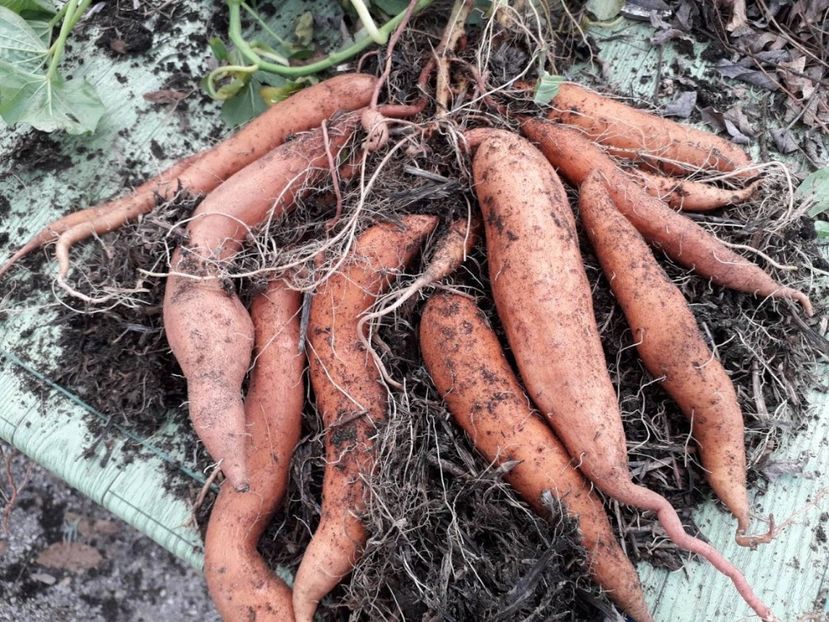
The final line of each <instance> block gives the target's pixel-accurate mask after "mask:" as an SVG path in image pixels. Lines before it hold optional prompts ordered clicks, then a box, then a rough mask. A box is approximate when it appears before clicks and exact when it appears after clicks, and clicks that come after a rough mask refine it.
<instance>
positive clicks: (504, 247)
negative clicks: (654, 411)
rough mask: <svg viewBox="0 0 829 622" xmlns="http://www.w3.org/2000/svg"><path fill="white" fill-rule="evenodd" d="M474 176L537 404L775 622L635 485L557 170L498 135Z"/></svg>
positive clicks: (497, 278)
mask: <svg viewBox="0 0 829 622" xmlns="http://www.w3.org/2000/svg"><path fill="white" fill-rule="evenodd" d="M473 175H474V179H475V192H476V194H477V196H478V201H479V203H480V205H481V210H482V212H483V216H484V224H485V230H486V244H487V253H488V262H489V274H490V278H491V281H492V293H493V297H494V299H495V304H496V307H497V309H498V316H499V317H500V318H501V321H502V323H503V325H504V330H505V332H506V335H507V339H508V341H509V344H510V347H511V349H512V352H513V354H514V355H515V361H516V364H517V365H518V369H519V371H520V373H521V377H522V379H523V380H524V385H525V386H526V388H527V391H528V393H529V396H530V399H532V400H533V402H535V404H536V406H538V408H539V410H540V411H541V412H542V413H543V414H544V415H545V417H547V420H548V421H549V422H550V425H552V427H553V429H554V430H555V432H556V434H557V436H558V437H559V438H560V439H561V440H562V442H563V443H564V445H565V447H567V450H568V452H569V453H570V456H571V457H572V458H573V459H575V460H576V461H577V463H578V465H579V468H580V469H581V471H582V473H584V474H585V475H586V476H587V478H588V479H590V480H591V481H592V482H593V483H594V484H595V485H596V486H598V487H599V488H601V489H602V490H603V491H604V492H605V493H607V494H608V495H610V496H611V497H613V498H614V499H617V500H619V501H621V502H622V503H627V504H630V505H633V506H635V507H638V508H641V509H646V510H651V511H653V512H655V513H656V515H657V517H658V519H659V522H660V524H661V525H662V527H663V529H664V530H665V532H666V534H667V535H668V537H669V538H670V539H671V540H673V541H674V542H675V543H676V544H677V545H678V546H680V547H682V548H684V549H686V550H689V551H692V552H694V553H698V554H700V555H702V556H703V557H704V558H705V559H707V560H708V561H709V562H711V563H712V564H713V565H714V566H715V567H716V568H717V569H718V570H720V571H721V572H722V573H724V574H726V575H727V576H728V577H729V578H731V580H732V581H733V583H734V585H735V587H736V588H737V590H738V591H739V593H740V595H741V596H742V597H743V598H744V599H745V601H746V602H747V603H748V604H749V605H750V606H751V607H752V609H754V610H755V611H756V612H757V613H758V615H760V616H761V617H763V618H764V619H770V618H772V613H771V610H770V609H769V608H768V607H767V606H766V605H765V604H764V603H763V602H762V601H761V600H760V599H759V597H758V596H757V595H756V594H754V592H753V590H752V589H751V586H750V585H749V584H748V582H747V581H746V579H745V577H744V576H743V575H742V573H741V572H740V571H739V570H738V569H737V568H736V567H735V566H734V565H733V564H732V563H731V562H729V561H728V560H727V559H726V558H725V557H723V555H722V554H721V553H720V552H719V551H717V550H716V549H714V548H713V547H712V546H711V545H709V544H707V543H705V542H703V541H701V540H699V539H697V538H694V537H692V536H690V535H689V534H687V533H686V532H685V530H684V529H683V527H682V523H681V522H680V520H679V517H678V516H677V514H676V511H675V510H674V508H673V507H672V506H671V505H670V503H668V501H667V500H665V499H664V498H663V497H661V496H660V495H658V494H656V493H654V492H652V491H650V490H648V489H647V488H643V487H642V486H638V485H636V484H634V483H633V481H632V480H631V476H630V472H629V469H628V460H627V447H626V442H625V435H624V430H623V429H622V419H621V415H620V413H619V406H618V402H617V397H616V393H615V391H614V389H613V385H612V383H611V381H610V375H609V374H608V371H607V363H606V361H605V358H604V352H603V350H602V344H601V340H600V338H599V331H598V328H597V326H596V320H595V317H594V314H593V301H592V300H591V289H590V284H589V283H588V281H587V275H586V274H585V270H584V262H583V260H582V257H581V253H580V251H579V246H578V237H577V235H576V226H575V218H574V217H573V213H572V211H571V209H570V206H569V204H568V202H567V195H566V194H565V191H564V188H563V186H562V185H561V182H560V181H559V179H558V177H557V175H556V174H555V171H554V170H553V169H552V167H551V166H550V165H549V163H548V162H547V161H546V159H545V158H544V155H543V154H541V153H540V152H539V151H538V150H537V149H535V148H534V147H533V146H532V145H531V144H530V143H529V142H528V141H526V140H524V139H523V138H521V137H519V136H516V135H514V134H511V133H509V132H504V131H501V130H491V131H490V135H489V137H487V138H485V139H484V140H483V142H481V144H480V146H479V147H478V150H477V153H476V154H475V158H474V160H473Z"/></svg>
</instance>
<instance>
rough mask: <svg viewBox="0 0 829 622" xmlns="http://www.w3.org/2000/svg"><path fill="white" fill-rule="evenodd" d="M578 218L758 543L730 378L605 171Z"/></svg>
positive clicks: (644, 353)
mask: <svg viewBox="0 0 829 622" xmlns="http://www.w3.org/2000/svg"><path fill="white" fill-rule="evenodd" d="M579 191H580V193H579V206H580V210H579V213H580V214H581V217H582V221H583V222H584V227H585V230H586V231H587V234H588V236H589V237H590V241H591V243H592V244H593V248H594V249H595V251H596V255H597V257H598V258H599V262H600V263H601V265H602V270H603V271H604V273H605V276H606V277H607V280H608V281H609V282H610V287H611V288H612V289H613V293H614V294H615V295H616V300H617V301H618V302H619V305H620V306H621V307H622V310H623V311H624V314H625V317H626V318H627V321H628V324H629V325H630V329H631V331H632V333H633V340H634V342H635V343H636V348H637V350H638V351H639V355H640V356H641V357H642V360H643V361H644V363H645V365H646V367H647V368H648V370H649V371H650V372H651V374H653V375H654V376H655V377H656V378H664V380H663V382H662V386H663V387H664V388H665V390H666V391H667V392H668V393H669V394H670V395H671V397H673V398H674V399H675V400H676V402H677V404H679V406H680V408H681V409H682V412H683V413H685V415H686V416H687V417H688V419H690V420H691V427H692V429H691V432H692V434H693V436H694V439H695V440H696V441H697V443H698V444H699V449H700V455H701V458H702V465H703V466H704V467H705V471H706V477H707V479H708V482H709V483H710V484H711V488H713V489H714V492H715V493H716V495H717V496H718V497H719V498H720V499H721V500H722V502H723V503H725V505H726V507H728V509H729V510H730V511H731V513H732V514H733V515H734V516H735V517H736V518H737V523H738V527H737V542H738V543H739V544H744V545H753V544H755V543H757V542H758V541H759V539H758V538H751V537H748V536H746V532H747V530H748V528H749V522H750V521H749V514H748V494H747V492H746V456H745V438H744V433H743V414H742V411H741V410H740V405H739V403H738V402H737V394H736V392H735V391H734V385H733V384H732V383H731V379H730V378H729V377H728V374H726V373H725V370H724V369H723V367H722V365H720V362H719V361H718V360H717V359H716V358H714V355H713V354H712V353H711V350H710V349H709V348H708V346H707V345H706V343H705V340H704V339H703V338H702V336H701V335H700V332H699V327H698V326H697V322H696V319H695V318H694V315H693V313H691V309H690V308H689V307H688V303H687V302H686V300H685V297H684V296H683V295H682V292H680V291H679V288H677V286H676V285H674V284H673V283H672V282H671V280H670V279H669V278H668V275H667V274H665V271H664V270H662V268H661V267H660V266H659V264H658V263H657V261H656V258H655V257H654V256H653V253H652V252H651V249H650V248H648V245H647V244H646V243H645V240H643V239H642V236H641V235H639V233H638V232H637V231H636V229H635V228H634V227H633V225H631V224H630V223H629V222H628V221H627V219H626V218H625V217H624V216H622V214H620V213H619V211H618V210H617V209H616V208H615V207H614V205H613V202H612V200H611V198H610V192H609V191H608V189H607V187H606V186H605V182H604V179H603V178H602V177H601V173H598V172H596V173H593V174H591V175H590V176H589V177H588V178H587V179H586V180H585V181H584V183H583V184H582V185H581V187H580V188H579Z"/></svg>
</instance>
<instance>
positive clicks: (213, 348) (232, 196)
mask: <svg viewBox="0 0 829 622" xmlns="http://www.w3.org/2000/svg"><path fill="white" fill-rule="evenodd" d="M359 120H360V115H359V113H348V114H347V115H344V116H343V117H342V118H341V119H340V120H339V121H338V122H336V123H333V124H332V125H331V127H330V128H329V132H328V135H329V139H330V141H329V142H330V148H331V149H333V150H334V151H335V152H336V150H337V149H339V148H340V147H341V146H342V145H343V144H344V143H345V142H346V141H347V140H348V139H349V138H350V137H351V135H352V133H353V131H354V130H355V129H356V128H357V126H358V124H359ZM328 174H329V173H328V159H327V155H326V148H325V144H324V141H323V138H322V132H321V131H320V130H314V131H313V132H309V133H307V134H303V135H301V136H300V137H299V138H297V139H296V140H294V141H292V142H289V143H286V144H284V145H281V146H280V147H277V148H276V149H274V150H273V151H271V152H270V153H269V154H268V155H266V156H264V157H262V158H260V159H259V160H257V161H256V162H254V163H253V164H250V165H248V166H246V167H245V168H243V169H242V170H241V171H239V172H238V173H236V174H235V175H233V176H232V177H231V178H230V179H228V180H227V181H226V182H225V183H223V184H222V185H221V186H219V187H218V188H216V190H214V191H213V192H212V193H210V195H209V196H208V197H207V198H206V199H205V200H204V201H202V203H201V204H200V205H199V207H198V209H197V210H196V212H195V214H194V215H193V218H192V220H191V221H190V224H189V225H188V227H187V233H188V240H187V242H186V244H185V245H184V246H181V247H179V248H178V249H176V251H175V253H174V254H173V258H172V261H171V265H170V276H169V277H168V278H167V286H166V289H165V292H164V330H165V331H166V333H167V341H168V342H169V344H170V347H171V348H172V350H173V354H174V355H175V357H176V360H177V361H178V363H179V365H180V366H181V369H182V371H183V372H184V376H185V377H186V378H187V393H188V398H189V401H190V418H191V420H192V422H193V428H194V429H195V430H196V433H197V434H198V436H199V438H200V439H201V440H202V442H204V444H205V447H206V448H207V451H208V452H209V453H210V455H211V456H212V457H213V459H214V460H216V461H218V460H222V471H223V472H224V474H225V476H226V477H227V478H228V480H230V483H231V485H233V486H234V487H235V488H237V489H239V490H244V489H245V488H246V486H247V477H246V474H245V436H246V432H245V413H244V407H243V405H242V397H241V387H242V381H243V380H244V377H245V373H246V372H247V369H248V365H249V364H250V357H251V349H252V347H253V326H252V325H251V323H250V317H249V316H248V313H247V311H246V310H245V308H244V307H243V306H242V304H241V302H239V299H238V298H237V297H236V294H235V292H234V291H233V288H232V286H228V284H227V283H225V282H224V281H223V280H222V276H223V272H222V271H223V269H224V266H225V265H226V264H227V261H228V260H229V259H231V257H232V256H233V254H234V253H236V252H237V251H238V250H239V248H240V246H241V243H242V240H243V239H244V237H245V236H246V235H247V234H248V232H249V231H250V230H251V229H253V228H255V227H257V226H258V225H260V224H261V223H262V222H264V221H265V220H266V219H267V218H268V217H269V216H272V217H274V218H276V217H278V216H279V215H280V214H281V213H282V212H284V211H285V210H287V209H290V208H291V207H292V206H293V204H294V200H295V198H296V197H297V196H298V195H299V194H300V193H302V192H304V191H305V190H306V189H307V188H308V186H309V185H311V184H313V183H314V182H316V181H319V180H321V179H323V178H324V177H325V176H327V175H328Z"/></svg>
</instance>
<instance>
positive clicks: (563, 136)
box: [521, 119, 814, 315]
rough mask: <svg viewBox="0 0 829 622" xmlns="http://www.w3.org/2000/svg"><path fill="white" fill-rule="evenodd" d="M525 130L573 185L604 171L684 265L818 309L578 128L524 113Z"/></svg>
mask: <svg viewBox="0 0 829 622" xmlns="http://www.w3.org/2000/svg"><path fill="white" fill-rule="evenodd" d="M521 131H522V132H524V134H525V135H526V136H528V137H529V138H530V140H532V141H533V142H534V143H536V144H537V145H538V147H539V149H541V151H542V152H543V153H544V155H545V156H546V157H547V160H549V162H550V163H551V164H552V165H553V166H555V167H556V168H557V169H558V170H559V171H560V172H561V173H562V175H564V176H565V177H566V178H567V179H568V180H569V181H570V183H572V184H573V185H575V186H578V185H579V184H581V183H582V182H583V181H584V180H585V179H587V176H588V175H589V174H590V173H591V172H593V170H596V171H599V172H601V173H602V174H603V175H604V177H605V179H607V180H608V189H609V190H610V193H611V195H612V197H613V202H614V204H615V205H616V207H617V208H618V210H619V211H620V212H622V214H624V216H625V218H627V219H628V220H629V221H630V222H631V224H633V226H634V227H636V229H637V230H638V231H639V233H641V234H642V235H643V236H644V237H645V239H646V240H648V241H649V242H651V243H652V244H656V245H658V246H659V247H660V248H661V249H662V250H663V251H664V252H665V254H666V255H668V256H669V257H671V258H673V259H675V260H676V261H677V262H679V263H680V264H682V265H683V266H685V267H687V268H689V269H691V270H693V271H694V272H696V273H697V274H701V275H702V276H704V277H707V278H709V279H711V280H712V281H714V282H715V283H717V284H718V285H722V286H723V287H728V288H730V289H736V290H738V291H741V292H746V293H749V294H754V295H756V296H769V297H772V298H788V299H790V300H795V301H797V302H798V303H800V305H801V306H802V307H803V310H804V311H805V313H806V314H807V315H812V314H813V313H814V310H813V308H812V303H811V301H810V300H809V297H808V296H806V294H804V293H803V292H799V291H797V290H796V289H793V288H791V287H785V286H783V285H781V284H780V283H778V282H777V281H775V280H774V279H773V278H771V276H769V275H768V274H767V273H766V272H765V271H764V270H763V269H762V268H760V267H759V266H758V265H756V264H754V263H752V262H750V261H748V260H747V259H746V258H745V257H743V256H742V255H738V254H737V253H735V252H734V251H732V250H731V249H730V248H728V247H727V246H725V245H724V244H723V243H722V242H720V241H719V240H718V239H717V238H716V237H714V236H713V235H711V234H710V233H708V232H707V231H706V230H705V229H703V228H702V227H700V226H699V225H698V224H697V223H695V222H694V221H692V220H690V219H688V218H686V217H685V216H683V215H682V214H679V213H677V212H675V211H673V210H672V209H671V208H670V207H668V206H667V205H666V204H665V203H664V202H662V201H660V200H659V199H657V198H656V197H654V196H651V195H650V194H648V193H647V192H645V191H644V190H643V189H642V188H640V187H639V186H638V185H637V184H636V183H634V182H633V181H632V180H631V179H630V178H629V177H627V175H625V173H624V172H623V171H622V170H621V169H619V168H618V167H617V166H616V165H615V164H614V163H613V161H612V160H611V159H610V158H609V157H608V156H607V155H606V154H605V153H603V152H602V150H601V149H600V148H598V147H596V145H594V144H593V143H591V142H590V141H589V140H588V139H587V138H586V137H585V135H584V134H583V133H582V132H580V131H579V130H576V129H573V128H568V127H565V126H563V125H560V124H556V123H551V122H549V121H543V120H540V119H524V120H523V121H522V124H521Z"/></svg>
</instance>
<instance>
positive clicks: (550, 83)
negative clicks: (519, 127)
mask: <svg viewBox="0 0 829 622" xmlns="http://www.w3.org/2000/svg"><path fill="white" fill-rule="evenodd" d="M564 81H565V80H564V76H555V75H552V74H549V73H547V72H546V71H545V72H544V75H543V76H541V77H540V78H539V79H538V82H536V84H535V94H534V95H533V102H535V103H536V104H538V105H539V106H546V105H547V104H549V103H550V102H551V101H553V98H554V97H555V96H556V95H558V87H559V85H560V84H561V83H562V82H564Z"/></svg>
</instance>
